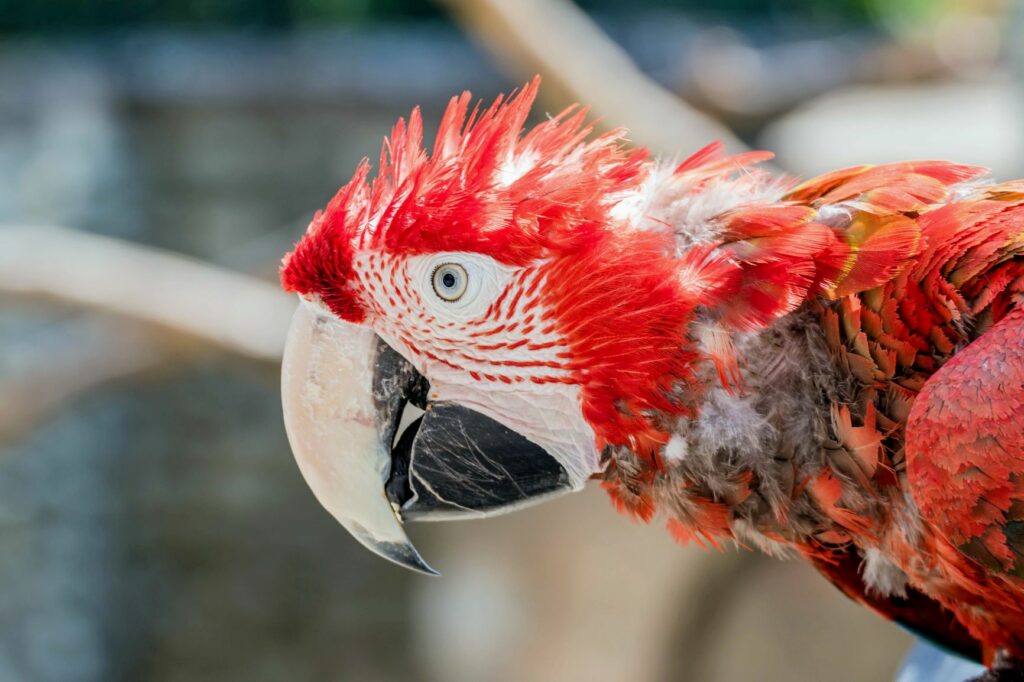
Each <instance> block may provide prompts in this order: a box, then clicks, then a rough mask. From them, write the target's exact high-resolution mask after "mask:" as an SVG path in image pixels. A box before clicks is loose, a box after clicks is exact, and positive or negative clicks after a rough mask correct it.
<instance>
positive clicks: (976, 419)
mask: <svg viewBox="0 0 1024 682" xmlns="http://www.w3.org/2000/svg"><path fill="white" fill-rule="evenodd" d="M538 88H539V78H534V79H533V80H532V81H530V82H528V83H527V84H526V85H525V86H524V87H522V88H520V89H518V90H516V91H513V92H512V93H511V94H510V95H508V96H504V95H500V96H498V97H497V98H496V99H495V100H494V101H493V103H492V104H490V105H485V104H483V103H477V104H472V98H471V95H470V93H468V92H464V93H462V94H461V95H459V96H456V97H453V98H452V99H451V100H450V101H449V103H448V105H447V108H446V109H445V111H444V113H443V116H442V117H441V119H440V123H439V125H438V128H437V131H436V135H435V138H434V141H433V143H432V145H431V146H430V147H429V148H428V147H427V146H426V145H425V143H424V141H423V137H424V124H423V117H422V115H421V113H420V111H419V109H414V110H413V111H412V113H411V115H410V116H409V117H408V120H406V119H404V118H401V119H399V120H398V122H397V124H396V125H395V126H394V127H393V129H392V130H391V133H390V136H389V137H387V138H386V139H385V141H384V143H383V146H382V148H381V153H380V158H379V163H378V165H377V171H376V173H375V174H374V175H373V176H372V177H371V166H370V162H369V161H368V160H367V159H364V160H363V161H362V162H361V163H360V164H359V165H358V167H357V168H356V170H355V173H354V176H353V177H352V179H351V181H349V182H348V183H347V184H346V185H344V186H343V187H342V188H341V189H340V190H339V191H338V192H337V194H336V195H335V196H334V197H333V198H332V199H331V200H330V201H329V202H328V203H327V205H326V207H325V208H324V209H323V210H322V211H319V212H318V213H316V215H315V216H314V217H313V219H312V221H311V223H310V224H309V227H308V229H307V231H306V232H305V234H304V235H303V236H302V237H301V239H299V240H298V241H297V243H296V244H295V246H294V248H293V250H292V251H291V252H290V253H288V254H286V255H285V257H284V258H283V259H282V264H281V270H280V277H281V282H282V286H283V288H284V289H285V290H286V291H288V292H293V293H294V294H296V295H297V297H298V298H299V304H298V308H297V310H296V313H295V315H294V318H293V320H292V323H291V327H290V329H289V331H288V337H287V341H286V345H285V352H284V357H283V361H282V383H281V391H282V405H283V414H284V421H285V426H286V431H287V434H288V439H289V443H290V445H291V448H292V451H293V454H294V456H295V458H296V461H297V463H298V466H299V469H300V471H301V473H302V475H303V477H304V478H305V480H306V482H307V484H308V485H309V487H310V488H311V490H312V492H313V494H314V495H315V497H316V498H317V500H318V501H319V502H320V503H321V504H322V505H323V506H324V507H325V508H326V510H327V511H328V512H329V513H330V514H331V515H332V516H334V517H335V518H336V519H337V521H338V522H340V524H341V525H342V526H344V527H345V528H346V529H347V530H348V531H349V532H350V533H351V534H352V535H353V536H354V537H355V538H356V539H357V540H358V541H359V542H360V543H362V544H363V545H364V546H366V547H367V548H368V549H370V550H372V551H373V552H375V553H377V554H379V555H381V556H382V557H385V558H387V559H389V560H391V561H393V562H396V563H398V564H400V565H403V566H405V567H408V568H411V569H413V570H416V571H419V572H421V573H428V574H434V573H436V571H434V569H433V568H431V567H430V565H429V564H427V563H426V561H425V560H424V559H423V557H422V556H421V555H420V554H419V552H418V551H417V550H416V548H415V547H414V545H413V544H412V543H411V542H410V540H409V538H408V536H407V535H406V532H405V527H404V524H405V523H406V522H407V521H416V520H453V519H473V518H483V517H487V516H490V515H493V514H499V513H506V512H510V511H514V510H516V509H519V508H522V507H524V506H527V505H532V504H536V503H538V502H540V501H543V500H547V499H550V498H552V497H555V496H558V495H561V494H564V493H568V492H573V491H579V490H581V489H582V488H583V487H584V486H586V485H587V483H588V482H589V481H592V480H593V481H596V482H597V483H598V484H599V485H600V486H601V487H603V488H604V490H605V491H607V493H608V496H609V498H610V500H611V502H612V503H613V504H614V505H615V507H616V508H617V509H619V510H620V511H622V512H623V513H625V514H627V515H629V516H632V517H634V518H635V519H638V520H639V521H642V522H651V521H653V520H655V519H657V520H658V522H659V523H664V525H665V526H666V528H667V530H668V532H669V533H670V534H671V536H672V537H674V538H675V539H676V540H677V541H678V542H680V543H682V544H688V543H693V544H696V545H698V546H702V547H706V548H721V547H723V546H725V545H726V544H728V545H735V546H739V547H741V548H747V549H757V550H761V551H764V552H767V553H768V554H770V555H773V556H778V557H796V558H799V559H803V560H806V561H808V562H810V563H811V564H812V565H813V566H814V567H815V568H816V569H817V570H818V571H819V572H820V573H821V574H823V575H824V576H825V577H826V578H827V579H828V580H829V581H831V582H832V583H833V584H834V585H835V586H837V587H838V588H839V589H840V590H841V591H842V592H843V593H845V594H846V595H847V596H848V597H850V598H852V599H854V600H855V601H857V602H859V603H861V604H863V605H864V606H866V607H868V608H870V609H872V610H874V611H875V612H877V613H878V614H880V615H882V616H883V617H886V618H888V619H890V620H893V621H896V622H897V623H900V624H902V625H903V626H904V627H906V628H907V629H909V630H911V631H912V632H914V633H915V634H917V635H919V636H920V637H922V638H924V639H926V640H929V641H932V642H934V643H936V644H938V645H939V646H941V647H943V648H944V649H946V650H948V651H951V652H955V653H957V654H959V655H961V656H963V657H966V658H969V659H973V660H976V661H981V662H984V664H985V665H986V666H987V672H986V673H985V675H986V676H985V677H983V678H979V679H990V680H1009V679H1024V677H1021V676H1024V415H1022V414H1021V413H1022V412H1024V180H1017V181H1011V182H997V181H995V180H993V179H991V178H990V177H988V171H987V169H985V168H981V167H979V166H974V165H967V164H959V163H953V162H949V161H936V160H925V161H909V162H899V163H885V164H879V165H861V166H856V167H852V168H845V169H842V170H837V171H834V172H829V173H825V174H823V175H820V176H817V177H812V178H810V179H800V178H795V177H790V176H789V175H786V174H784V173H781V172H779V171H777V170H775V169H773V168H772V167H771V166H770V165H769V164H768V163H766V162H768V161H770V159H772V158H773V155H772V154H771V153H770V152H766V151H745V152H740V153H735V154H730V153H727V152H726V150H725V149H724V147H723V145H721V144H719V143H711V144H709V145H707V146H706V147H704V148H703V149H701V150H699V151H697V152H696V153H694V154H692V155H691V156H689V157H688V158H685V160H682V161H679V159H678V158H677V159H675V160H666V159H660V158H656V157H655V156H653V155H652V154H651V153H650V152H649V151H647V150H646V149H645V148H643V147H641V146H634V145H631V144H629V140H628V138H627V132H626V131H625V130H623V129H614V130H610V131H606V132H600V131H597V130H596V129H595V123H594V122H593V121H592V120H590V118H589V113H588V111H587V109H585V108H583V107H580V106H576V105H574V106H571V107H569V108H567V109H565V110H564V111H562V112H561V113H558V114H557V115H553V116H548V117H547V118H545V119H543V120H542V121H541V122H539V123H536V124H528V120H529V118H530V114H531V110H532V108H533V104H534V100H535V99H536V96H537V92H538Z"/></svg>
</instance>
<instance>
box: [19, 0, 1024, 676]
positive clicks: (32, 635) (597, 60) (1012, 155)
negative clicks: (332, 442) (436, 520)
mask: <svg viewBox="0 0 1024 682" xmlns="http://www.w3.org/2000/svg"><path fill="white" fill-rule="evenodd" d="M1022 29H1024V15H1022V12H1021V11H1020V10H1019V9H1018V6H1017V3H1014V2H1012V0H1005V1H1003V2H1000V1H999V0H771V1H765V0H717V1H715V2H711V1H710V0H671V1H667V0H666V1H663V2H656V1H655V0H632V1H631V2H628V3H627V2H615V1H614V0H586V1H584V0H579V1H578V2H577V3H575V4H573V3H570V2H569V1H568V0H443V1H440V2H437V3H430V2H423V1H420V0H160V1H157V0H53V1H50V2H35V3H25V2H20V1H19V0H0V585H2V586H3V587H2V589H0V681H7V680H33V681H35V680H39V681H43V682H49V681H63V680H115V681H116V680H160V681H172V680H173V681H177V680H189V681H193V680H195V681H203V680H247V681H260V680H284V679H287V680H314V679H316V680H325V679H326V680H359V681H367V682H374V681H378V680H379V681H390V680H426V681H434V680H438V681H445V682H448V681H451V682H461V681H478V680H494V681H497V682H501V681H506V680H507V681H512V680H583V679H585V680H588V681H591V682H600V681H603V680H624V679H629V680H632V681H633V682H646V681H658V682H660V681H668V680H697V681H704V680H711V681H731V680H739V679H743V680H782V679H785V680H821V679H829V680H834V681H843V680H851V681H853V680H884V679H891V677H892V675H893V672H894V671H895V669H896V668H897V666H898V662H899V660H900V658H901V657H902V656H903V654H904V652H905V651H906V649H907V648H908V646H909V645H910V641H911V640H910V637H909V636H908V635H906V634H904V633H903V632H902V631H900V630H899V629H898V628H897V627H896V626H894V625H891V624H889V623H886V622H884V621H882V620H881V619H878V618H876V617H875V616H874V615H872V614H870V613H868V612H867V611H865V610H863V609H861V608H859V607H857V606H855V605H853V604H852V603H850V602H848V601H846V600H845V598H843V597H842V596H840V595H839V594H838V592H836V591H834V590H833V589H832V588H831V587H830V586H829V585H828V584H826V583H825V582H824V581H823V580H822V579H820V578H819V577H817V576H816V575H815V574H814V573H813V572H812V571H811V570H810V569H808V568H805V567H803V566H802V565H800V564H799V563H797V562H779V561H773V560H769V559H765V558H762V557H759V556H757V555H754V554H751V553H745V552H736V551H731V550H730V551H728V552H725V553H722V554H719V553H706V552H703V551H701V550H699V549H697V548H694V547H688V548H680V547H679V546H677V545H675V544H674V543H673V542H672V540H671V539H670V537H669V535H668V534H667V533H666V532H664V530H663V529H662V528H661V527H660V526H659V525H658V524H655V525H654V526H652V527H644V526H639V525H636V524H634V523H632V522H630V521H629V520H627V519H625V518H623V517H619V516H618V515H616V514H615V513H614V511H613V510H612V509H611V507H610V505H608V504H607V501H606V500H605V499H604V498H603V495H602V493H601V492H600V491H599V490H589V491H587V492H585V493H583V494H580V495H574V496H570V497H568V498H563V499H560V500H558V501H556V502H552V503H549V504H546V505H544V506H542V507H539V508H535V509H531V510H529V511H525V512H522V513H518V514H515V515H512V516H508V517H503V518H498V519H493V520H490V521H486V522H477V523H469V524H451V525H426V526H418V527H413V528H412V529H411V535H412V536H413V537H414V538H415V540H416V543H417V545H419V546H420V549H421V550H422V551H423V553H424V555H425V556H426V558H427V559H428V560H429V561H430V562H431V563H432V564H433V565H435V566H437V567H438V568H440V569H441V570H442V572H443V573H444V577H443V578H441V579H428V578H424V577H420V576H418V575H413V574H412V573H409V572H406V571H403V570H401V569H399V568H397V567H394V566H392V565H390V564H387V563H385V562H383V561H382V560H380V559H378V558H376V557H375V556H373V555H371V554H370V553H369V552H367V551H366V550H364V549H363V548H362V547H360V546H358V545H357V544H356V543H355V541H354V540H352V539H351V538H350V537H349V536H348V535H347V533H345V531H344V530H343V529H342V528H341V527H340V526H338V525H337V524H336V523H335V522H334V521H333V520H332V519H331V518H330V517H329V516H328V514H327V513H326V512H324V511H323V510H322V509H320V508H319V506H318V505H317V503H316V502H315V500H314V498H313V496H312V494H311V493H310V492H309V491H308V490H307V488H306V487H305V485H304V483H303V482H302V480H301V478H300V476H299V473H298V470H297V468H296V467H295V465H294V463H293V461H292V458H291V455H290V451H289V448H288V445H287V442H286V440H285V436H284V430H283V428H282V423H281V414H280V404H279V397H278V386H277V372H278V356H279V354H280V351H281V347H282V344H283V336H284V332H285V329H286V327H287V323H288V319H289V315H290V312H291V309H292V307H293V302H292V300H291V298H290V297H288V296H286V295H284V294H283V293H280V292H279V291H278V290H277V288H276V284H275V276H276V267H277V262H278V260H279V258H280V256H281V255H282V254H283V253H284V252H285V251H286V250H287V249H289V248H290V246H291V245H292V243H293V242H294V241H295V240H296V239H297V238H298V237H299V236H300V235H301V233H302V231H303V229H304V227H305V225H306V223H307V222H308V220H309V218H310V217H311V215H312V213H313V211H314V210H315V209H317V208H318V207H320V206H322V205H323V204H324V203H325V202H326V201H327V199H328V198H329V197H330V196H331V195H332V193H333V192H334V190H335V189H336V188H337V187H338V186H339V185H341V184H343V183H344V182H345V181H347V180H348V178H349V176H350V173H351V171H352V170H353V168H354V166H355V164H356V163H357V162H358V160H359V159H360V158H361V157H362V156H363V155H370V156H373V155H374V154H375V153H376V151H377V150H378V148H379V144H380V140H381V138H382V137H383V135H384V134H385V133H386V132H387V130H388V129H389V128H390V126H391V125H392V124H393V122H394V120H395V119H396V118H397V117H398V116H399V115H404V114H406V113H407V112H408V110H409V109H410V108H411V107H412V106H413V105H415V104H421V105H423V108H424V114H425V117H426V119H427V121H428V129H429V128H430V127H431V125H432V124H436V122H437V119H438V115H439V113H440V112H441V110H442V109H443V106H444V104H445V102H446V101H447V99H448V97H450V96H451V95H452V94H455V93H457V92H459V91H461V90H463V89H471V90H472V91H473V92H474V94H475V95H477V96H479V97H482V98H484V99H490V98H492V97H494V96H495V95H496V94H497V93H498V92H502V91H508V90H509V89H511V88H513V87H516V86H517V85H519V84H521V83H523V82H524V81H526V80H527V79H528V78H529V77H530V76H531V75H532V74H534V73H541V74H542V75H543V76H544V85H543V87H542V92H541V97H542V103H541V106H539V107H538V114H540V113H543V111H551V112H554V111H557V110H559V109H560V108H561V107H563V106H565V105H566V104H568V103H570V102H572V101H575V100H580V101H582V102H584V103H589V104H590V105H592V107H593V112H594V114H595V115H596V116H599V117H601V120H602V122H603V124H604V125H608V126H617V125H625V126H628V127H630V128H631V129H632V130H633V134H632V139H633V140H634V141H636V142H637V143H640V144H646V145H649V146H650V147H652V148H653V149H654V150H655V151H657V152H658V153H661V154H668V155H671V154H686V153H689V152H691V151H693V150H694V149H696V148H697V147H699V146H702V145H703V144H705V143H706V142H708V141H710V140H711V139H715V138H718V139H723V140H725V141H727V143H728V145H729V146H730V147H731V148H732V149H733V150H739V149H742V148H743V147H744V146H755V147H765V148H769V149H773V150H774V151H776V152H777V153H778V164H779V166H780V167H781V168H783V169H785V170H787V171H789V172H792V173H795V174H798V175H809V174H812V173H816V172H820V171H824V170H829V169H832V168H835V167H838V166H843V165H849V164H854V163H860V162H879V161H888V160H896V159H902V158H912V157H918V158H920V157H945V158H953V159H955V160H958V161H964V162H974V163H981V164H985V165H988V166H991V167H992V168H993V169H994V170H995V171H996V173H998V174H999V175H1001V176H1003V177H1005V178H1010V177H1020V176H1021V175H1024V154H1022V152H1024V108H1022V102H1021V100H1020V93H1019V88H1018V82H1019V79H1018V76H1019V75H1020V73H1021V69H1020V67H1021V65H1022V64H1024V52H1022V49H1024V48H1021V47H1020V46H1019V40H1014V39H1012V38H1013V37H1014V36H1020V35H1022V32H1021V31H1022Z"/></svg>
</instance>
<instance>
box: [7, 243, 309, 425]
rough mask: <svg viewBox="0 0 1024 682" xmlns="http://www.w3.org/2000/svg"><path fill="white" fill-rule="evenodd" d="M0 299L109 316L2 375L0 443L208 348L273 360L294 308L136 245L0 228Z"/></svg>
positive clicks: (274, 293) (241, 280)
mask: <svg viewBox="0 0 1024 682" xmlns="http://www.w3.org/2000/svg"><path fill="white" fill-rule="evenodd" d="M0 292H4V293H6V294H17V295H22V296H27V297H35V298H43V299H48V300H52V301H56V302H59V303H65V304H70V305H73V306H75V307H85V308H92V309H95V310H101V311H106V312H108V313H113V314H114V315H116V316H117V317H118V318H121V319H112V320H106V321H103V322H102V323H101V325H100V328H97V325H96V324H95V323H92V324H87V323H81V322H79V323H75V331H74V333H73V336H74V337H75V341H76V343H75V344H74V346H73V347H70V348H66V349H61V352H59V353H48V354H46V355H47V357H46V359H45V361H38V360H37V361H33V362H29V363H28V364H29V367H28V369H27V370H26V371H23V372H20V373H19V374H17V375H15V376H11V377H0V442H3V441H9V440H13V439H15V438H18V437H20V436H22V435H24V434H26V433H28V432H29V431H30V430H31V429H32V428H34V427H35V426H36V425H38V424H39V423H40V422H41V421H42V420H43V419H45V418H46V417H48V416H49V415H50V414H52V413H53V412H54V411H56V410H57V409H59V408H60V407H62V406H63V405H65V404H66V403H67V402H69V401H71V400H73V399H75V398H77V397H79V396H81V395H83V394H84V393H86V392H88V391H89V390H91V389H93V388H96V387H98V386H101V385H104V384H106V383H109V382H111V381H116V380H119V379H125V378H129V377H134V376H137V375H139V374H142V373H145V372H149V371H152V370H155V369H157V368H160V367H163V366H167V365H171V364H174V363H177V362H180V361H181V360H182V359H183V358H184V357H186V356H188V355H190V354H193V353H194V352H195V351H196V350H197V349H200V348H211V347H212V348H216V349H219V350H222V351H227V352H230V353H233V354H236V355H241V356H243V357H246V358H250V359H253V360H257V361H261V362H266V363H275V364H276V363H277V362H278V361H279V360H280V357H281V353H282V351H283V349H284V337H285V332H286V330H287V329H288V323H289V320H290V319H291V314H292V311H293V310H294V307H295V306H294V301H293V299H292V297H291V296H289V295H287V294H285V293H284V292H282V291H281V290H280V289H278V287H277V286H276V285H274V284H272V283H269V282H265V281H263V280H260V279H256V278H254V277H250V276H248V275H243V274H240V273H233V272H230V271H228V270H224V269H221V268H218V267H216V266H213V265H208V264H204V263H202V262H200V261H196V260H193V259H191V258H187V257H185V256H181V255H177V254H172V253H168V252H165V251H160V250H158V249H154V248H151V247H146V246H142V245H139V244H130V243H128V242H123V241H119V240H116V239H110V238H107V237H101V236H98V235H93V234H87V233H83V232H76V231H73V230H67V229H63V228H56V227H8V228H2V229H0Z"/></svg>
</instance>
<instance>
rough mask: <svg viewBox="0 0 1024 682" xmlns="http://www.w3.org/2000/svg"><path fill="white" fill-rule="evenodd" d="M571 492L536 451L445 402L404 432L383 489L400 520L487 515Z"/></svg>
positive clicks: (559, 471)
mask: <svg viewBox="0 0 1024 682" xmlns="http://www.w3.org/2000/svg"><path fill="white" fill-rule="evenodd" d="M570 490H571V484H570V482H569V476H568V474H566V472H565V469H563V468H562V466H561V465H560V464H559V463H558V462H557V461H556V460H555V459H554V458H553V457H551V455H549V454H548V453H547V452H546V451H545V450H544V449H543V448H541V447H540V446H539V445H537V444H535V443H533V442H532V441H530V440H528V439H527V438H524V437H523V436H522V435H520V434H518V433H516V432H515V431H513V430H511V429H509V428H507V427H505V426H504V425H502V424H500V423H499V422H497V421H495V420H494V419H491V418H490V417H488V416H486V415H483V414H481V413H479V412H476V411H474V410H471V409H469V408H467V407H463V406H462V405H458V404H455V403H451V402H437V403H427V405H426V413H425V414H424V415H423V416H422V417H420V418H419V419H418V420H417V421H416V422H414V423H412V424H411V425H410V426H409V427H408V428H407V429H406V430H405V432H404V433H403V434H402V436H401V438H399V440H398V442H397V443H396V445H395V447H394V449H393V450H392V453H391V476H390V478H389V479H388V482H387V485H386V491H387V495H388V499H390V500H391V502H392V503H393V504H395V505H397V506H398V507H399V513H400V514H401V516H402V518H403V519H405V520H448V519H461V518H473V517H480V516H487V515H491V514H496V513H501V512H506V511H512V510H513V509H517V508H519V507H523V506H526V505H529V504H533V503H536V502H540V501H542V500H543V499H545V498H547V497H551V496H553V495H558V494H560V493H563V492H569V491H570Z"/></svg>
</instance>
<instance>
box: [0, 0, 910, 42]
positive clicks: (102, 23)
mask: <svg viewBox="0 0 1024 682" xmlns="http://www.w3.org/2000/svg"><path fill="white" fill-rule="evenodd" d="M579 4H580V5H581V6H583V7H584V9H587V10H593V11H598V12H621V11H623V9H624V8H625V7H628V8H629V11H641V10H644V9H648V10H650V9H655V8H657V9H667V10H680V11H686V12H690V13H694V14H698V15H711V16H732V17H735V18H740V17H743V16H747V17H750V18H752V19H753V18H756V17H763V16H765V15H775V16H778V15H796V16H801V17H803V18H804V19H808V18H810V19H834V20H845V21H853V22H861V21H865V22H867V21H871V20H872V19H874V18H876V17H877V16H878V14H879V8H880V5H884V7H885V9H886V11H887V12H889V11H892V10H893V9H894V6H898V7H897V9H899V10H900V11H901V13H904V14H905V13H911V14H914V13H917V12H919V11H921V7H922V6H927V4H928V0H715V1H714V2H710V1H709V0H632V1H631V2H630V3H628V4H626V3H623V2H622V0H579ZM441 17H443V11H442V8H440V7H439V6H438V5H437V4H436V3H433V2H430V1H429V0H56V1H54V2H24V1H23V0H0V32H4V33H8V34H10V33H53V32H67V31H87V30H91V29H111V28H126V27H133V26H151V25H178V26H182V27H222V26H243V27H252V28H289V27H292V26H297V25H306V24H319V23H333V22H379V21H384V20H387V21H396V20H397V21H402V20H420V19H428V18H441Z"/></svg>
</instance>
